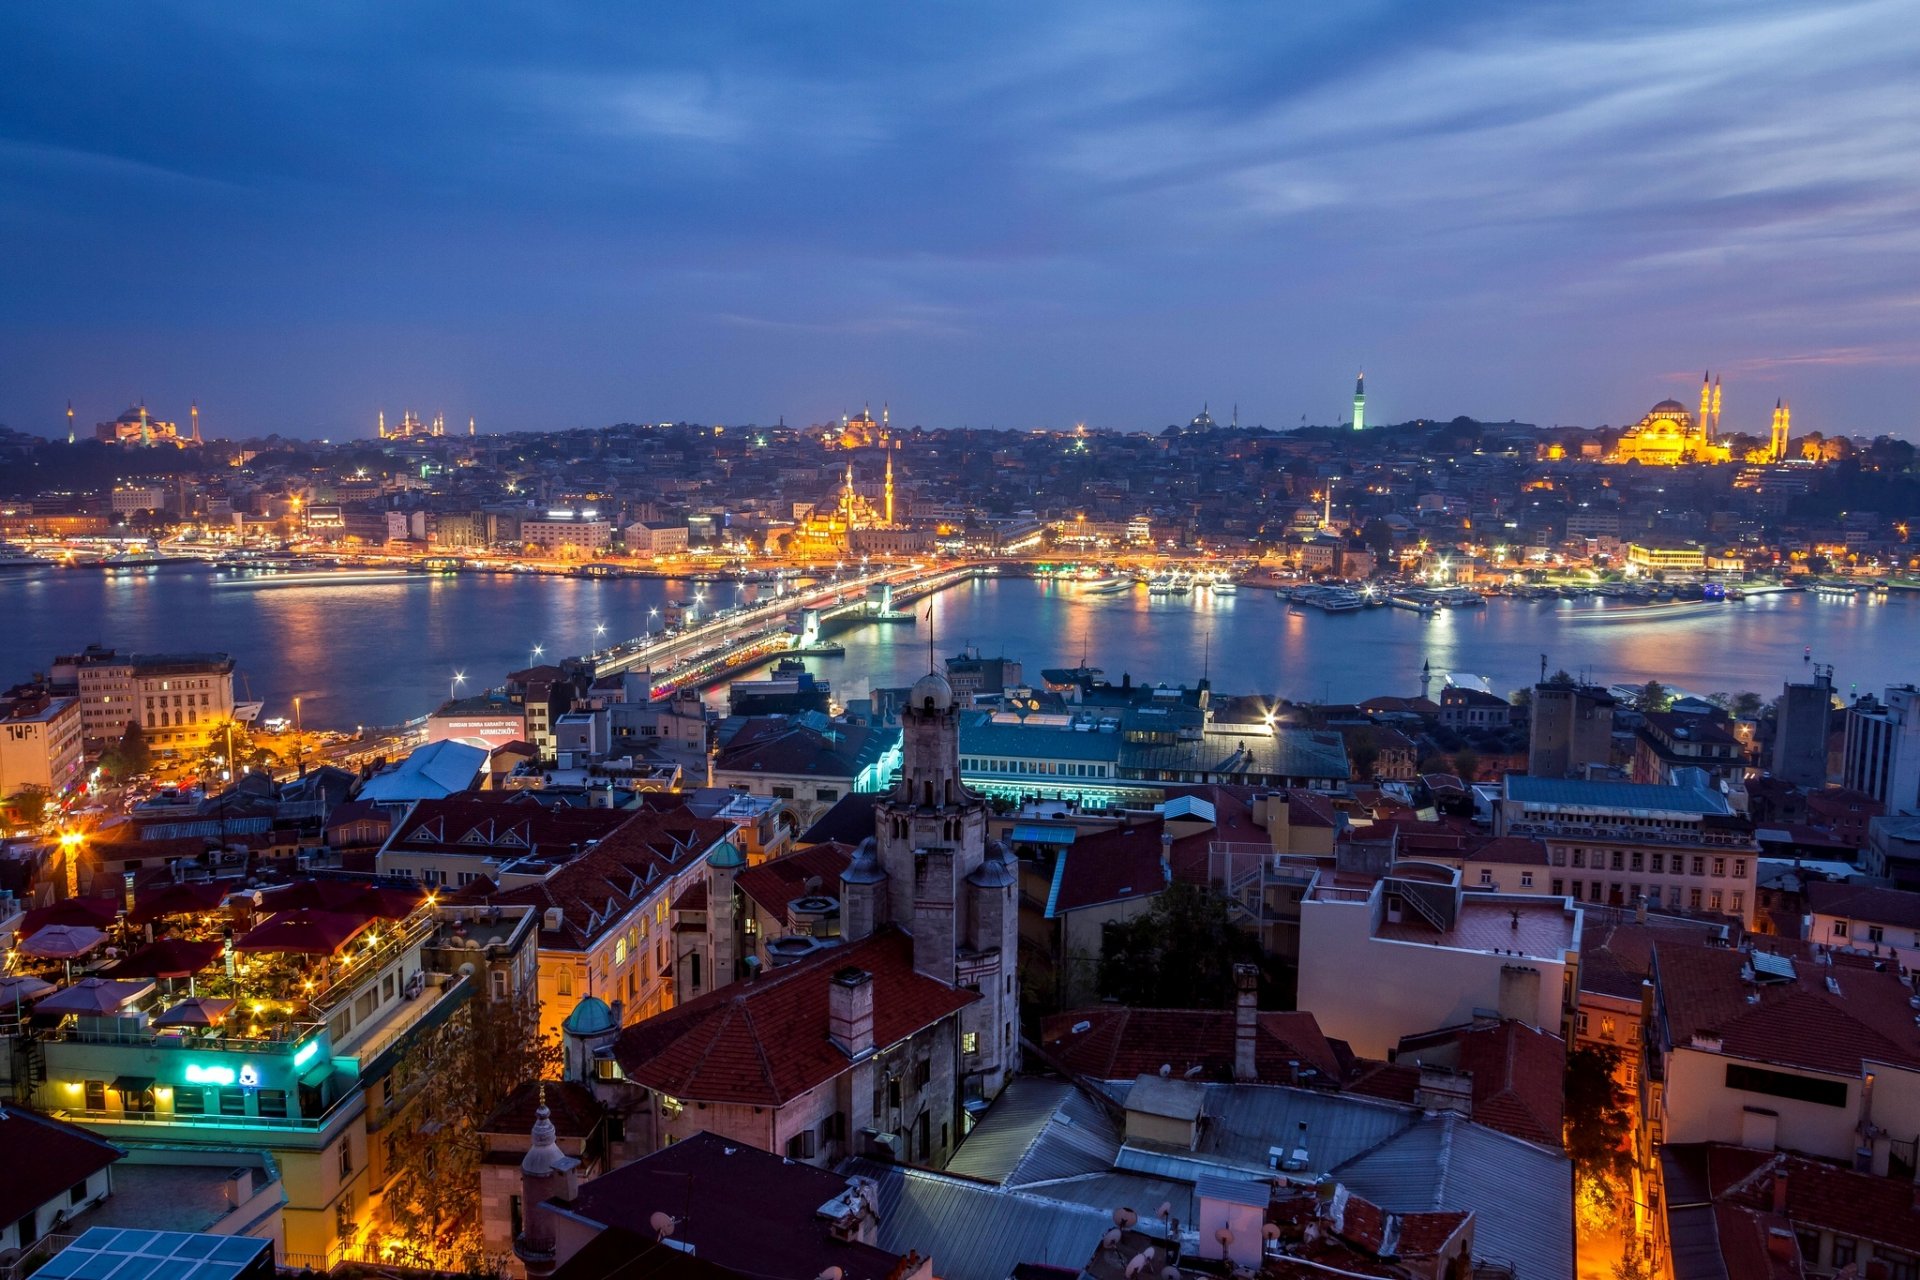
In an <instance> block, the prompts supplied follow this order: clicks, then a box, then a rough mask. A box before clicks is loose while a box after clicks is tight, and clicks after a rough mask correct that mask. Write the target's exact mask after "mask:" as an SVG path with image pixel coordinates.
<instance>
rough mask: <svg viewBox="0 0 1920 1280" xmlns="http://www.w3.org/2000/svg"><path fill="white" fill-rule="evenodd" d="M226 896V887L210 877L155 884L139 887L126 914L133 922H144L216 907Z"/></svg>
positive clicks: (194, 913)
mask: <svg viewBox="0 0 1920 1280" xmlns="http://www.w3.org/2000/svg"><path fill="white" fill-rule="evenodd" d="M226 896H227V891H226V889H225V888H224V887H223V886H221V885H218V884H215V883H213V882H212V881H211V880H200V881H194V880H189V881H185V882H183V883H180V884H163V885H157V886H155V887H153V888H151V889H142V890H141V891H140V892H139V894H138V895H137V896H135V898H134V900H133V910H132V911H130V912H128V913H127V918H128V919H129V920H132V921H133V922H134V923H135V924H145V923H147V922H148V921H149V920H158V919H161V918H162V917H164V916H190V915H202V914H204V913H206V912H208V911H212V910H213V909H214V908H215V907H218V906H219V905H220V903H221V901H222V900H223V899H224V898H225V897H226Z"/></svg>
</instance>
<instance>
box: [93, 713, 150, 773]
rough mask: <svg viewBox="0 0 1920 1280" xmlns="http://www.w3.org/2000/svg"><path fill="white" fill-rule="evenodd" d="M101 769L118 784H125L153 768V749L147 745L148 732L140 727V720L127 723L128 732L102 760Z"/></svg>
mask: <svg viewBox="0 0 1920 1280" xmlns="http://www.w3.org/2000/svg"><path fill="white" fill-rule="evenodd" d="M100 767H101V768H103V769H105V770H106V771H107V772H108V773H110V774H112V775H113V777H114V779H115V780H116V781H118V782H125V781H126V780H127V779H128V778H131V777H134V776H135V775H136V774H142V773H146V772H147V771H149V770H150V769H152V768H153V748H151V747H149V746H148V745H147V732H146V730H144V729H142V728H141V727H140V722H139V721H138V720H129V721H128V722H127V731H126V732H125V733H124V734H122V735H121V736H120V741H119V742H118V743H116V744H115V745H114V746H113V747H112V748H110V749H109V750H108V751H107V753H106V755H104V756H102V757H101V758H100Z"/></svg>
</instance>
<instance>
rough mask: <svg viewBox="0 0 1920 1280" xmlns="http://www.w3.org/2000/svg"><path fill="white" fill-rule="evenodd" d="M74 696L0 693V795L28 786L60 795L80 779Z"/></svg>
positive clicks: (77, 713) (23, 691)
mask: <svg viewBox="0 0 1920 1280" xmlns="http://www.w3.org/2000/svg"><path fill="white" fill-rule="evenodd" d="M80 737H81V718H80V700H79V699H78V698H61V697H55V696H54V695H52V694H49V693H48V692H47V691H46V690H44V689H38V688H27V689H21V690H16V691H15V692H13V693H11V694H6V695H3V696H0V799H4V798H5V797H7V796H10V795H13V794H15V793H16V792H19V791H22V790H25V789H27V788H29V787H38V788H40V789H41V790H43V791H46V792H48V793H49V794H52V795H55V796H58V795H63V794H65V793H66V792H67V790H68V789H69V788H71V787H73V786H74V785H75V784H76V783H78V782H79V781H80V758H81V751H80Z"/></svg>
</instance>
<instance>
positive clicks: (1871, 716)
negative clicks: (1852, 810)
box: [1840, 684, 1920, 813]
mask: <svg viewBox="0 0 1920 1280" xmlns="http://www.w3.org/2000/svg"><path fill="white" fill-rule="evenodd" d="M1840 780H1841V784H1842V785H1843V786H1846V787H1850V788H1852V789H1853V790H1856V791H1860V792H1864V793H1865V794H1866V795H1868V796H1870V797H1872V798H1873V799H1875V800H1878V801H1879V802H1880V803H1881V804H1883V805H1885V806H1886V811H1887V812H1888V813H1916V812H1920V689H1916V688H1915V687H1914V686H1913V685H1910V684H1903V685H1894V686H1892V687H1890V688H1888V690H1887V693H1886V697H1885V698H1884V699H1876V698H1875V697H1874V696H1873V695H1872V694H1864V695H1862V696H1861V697H1860V698H1858V699H1857V700H1856V701H1855V702H1854V704H1853V705H1852V706H1851V707H1849V708H1847V731H1846V745H1845V747H1844V748H1843V755H1842V765H1841V779H1840Z"/></svg>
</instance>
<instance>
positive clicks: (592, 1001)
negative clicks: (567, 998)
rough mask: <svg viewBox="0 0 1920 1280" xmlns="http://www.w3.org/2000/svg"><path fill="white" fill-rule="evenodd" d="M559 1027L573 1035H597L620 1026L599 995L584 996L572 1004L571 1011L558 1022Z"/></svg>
mask: <svg viewBox="0 0 1920 1280" xmlns="http://www.w3.org/2000/svg"><path fill="white" fill-rule="evenodd" d="M560 1029H561V1030H562V1031H564V1032H566V1033H567V1034H568V1035H573V1036H597V1035H600V1034H601V1033H603V1032H607V1031H618V1030H619V1029H620V1028H619V1026H618V1024H616V1023H615V1022H614V1020H613V1010H612V1009H610V1008H609V1007H608V1006H607V1002H606V1001H605V1000H602V999H601V998H600V997H599V996H584V997H582V998H581V1000H580V1003H579V1004H577V1005H575V1006H573V1012H572V1013H570V1014H568V1015H567V1020H566V1021H565V1022H563V1023H561V1024H560Z"/></svg>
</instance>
